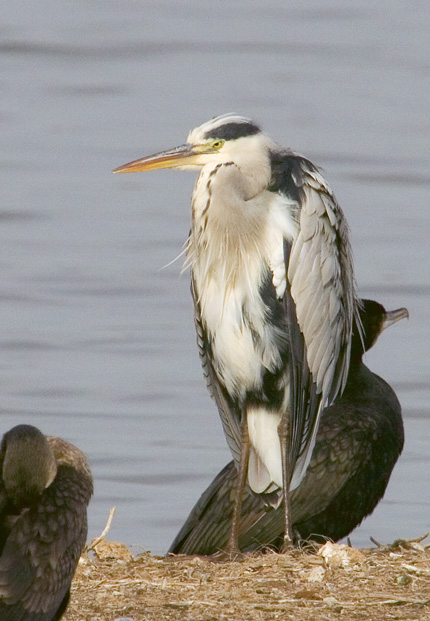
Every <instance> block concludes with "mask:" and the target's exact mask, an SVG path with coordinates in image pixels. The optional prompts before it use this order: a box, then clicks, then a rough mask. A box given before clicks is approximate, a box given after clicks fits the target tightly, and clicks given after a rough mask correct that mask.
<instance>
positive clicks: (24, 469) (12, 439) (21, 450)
mask: <svg viewBox="0 0 430 621" xmlns="http://www.w3.org/2000/svg"><path fill="white" fill-rule="evenodd" d="M0 467H1V476H2V478H3V483H4V486H5V489H6V492H7V494H8V496H9V498H10V499H11V501H12V502H13V504H14V505H15V506H17V507H21V506H28V505H31V504H32V502H33V501H35V500H36V499H37V498H38V497H39V496H40V495H41V494H42V492H43V491H44V490H45V489H46V488H47V487H49V485H51V483H52V481H53V480H54V478H55V475H56V473H57V464H56V461H55V458H54V455H53V454H52V451H51V447H50V446H49V443H48V440H47V439H46V436H44V435H43V433H42V432H41V431H39V430H38V429H37V428H36V427H33V426H32V425H17V426H16V427H13V429H11V430H10V431H8V432H7V433H5V434H4V436H3V440H2V443H1V448H0Z"/></svg>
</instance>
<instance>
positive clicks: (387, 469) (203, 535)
mask: <svg viewBox="0 0 430 621" xmlns="http://www.w3.org/2000/svg"><path fill="white" fill-rule="evenodd" d="M360 315H361V320H362V325H363V333H364V337H363V343H362V340H361V338H359V336H358V334H357V330H356V329H354V332H353V337H352V352H351V363H350V367H349V374H348V380H347V383H346V387H345V390H344V392H343V394H342V396H341V397H338V398H337V399H336V401H335V402H334V404H333V405H331V406H329V407H327V408H325V409H324V411H323V412H322V415H321V422H320V426H319V429H318V433H317V439H316V443H315V448H314V452H313V454H312V459H311V461H310V464H309V467H308V469H307V471H306V475H305V477H304V479H303V481H302V483H301V484H300V485H299V487H298V488H297V489H295V490H294V492H293V493H292V495H291V516H292V521H293V530H294V532H295V535H296V537H297V538H298V539H301V540H307V539H311V540H314V541H317V542H321V541H325V540H326V539H331V540H333V541H338V540H339V539H341V538H342V537H346V536H347V535H348V534H349V533H350V532H351V531H352V530H353V529H354V528H355V527H356V526H358V524H360V522H361V521H362V520H363V519H364V518H365V517H366V515H369V514H370V513H371V512H372V511H373V510H374V508H375V507H376V505H377V504H378V502H379V500H380V499H381V498H382V496H383V495H384V492H385V489H386V487H387V484H388V481H389V478H390V475H391V472H392V470H393V468H394V465H395V463H396V461H397V459H398V458H399V456H400V453H401V451H402V448H403V441H404V433H403V421H402V415H401V408H400V404H399V402H398V400H397V397H396V395H395V393H394V391H393V390H392V388H391V387H390V386H389V385H388V384H387V383H386V382H385V381H384V380H383V379H382V378H381V377H379V376H378V375H376V374H375V373H372V372H371V371H370V370H369V369H368V367H367V366H365V365H364V363H363V362H362V354H363V346H364V349H365V350H366V351H367V350H368V349H370V347H372V346H373V345H374V343H375V342H376V339H377V338H378V336H379V334H380V333H381V332H382V330H384V329H385V328H387V327H388V326H390V325H392V324H393V323H395V322H396V321H399V320H400V319H402V318H404V317H408V312H407V310H406V309H405V308H400V309H398V310H395V311H388V312H387V311H385V309H384V308H383V306H381V305H380V304H378V303H377V302H374V301H372V300H362V306H361V309H360ZM236 477H237V471H236V468H235V466H234V462H230V463H229V464H227V466H226V467H225V468H224V469H223V470H222V471H221V472H220V473H219V474H218V475H217V476H216V477H215V479H214V480H213V482H212V483H211V484H210V485H209V487H208V488H207V490H206V491H205V492H204V493H203V494H202V496H201V498H200V499H199V500H198V502H197V503H196V505H195V507H194V508H193V509H192V511H191V513H190V515H189V517H188V518H187V520H186V522H185V524H184V525H183V526H182V528H181V530H180V531H179V533H178V534H177V536H176V537H175V540H174V541H173V543H172V545H171V547H170V550H169V553H172V554H190V555H191V554H202V555H206V554H207V555H210V554H215V553H217V552H218V551H219V550H223V549H225V547H226V545H227V541H228V532H229V524H230V521H231V516H232V512H233V500H232V498H233V496H234V493H233V492H234V486H235V482H236ZM282 544H283V515H282V508H281V507H278V508H276V509H273V508H269V509H268V507H267V505H265V503H264V502H263V500H262V499H261V497H260V496H256V495H253V494H251V493H249V492H248V491H247V490H245V492H244V499H243V503H242V513H241V516H240V522H239V546H240V549H241V551H242V552H250V551H258V550H261V549H264V548H265V547H269V546H270V548H271V549H275V550H278V551H279V550H280V549H281V548H282Z"/></svg>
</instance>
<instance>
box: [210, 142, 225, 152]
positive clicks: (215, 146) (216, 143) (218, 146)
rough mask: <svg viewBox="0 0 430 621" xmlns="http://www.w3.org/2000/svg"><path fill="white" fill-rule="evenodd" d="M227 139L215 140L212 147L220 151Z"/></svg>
mask: <svg viewBox="0 0 430 621" xmlns="http://www.w3.org/2000/svg"><path fill="white" fill-rule="evenodd" d="M224 142H225V140H214V141H213V142H212V144H211V147H212V149H215V150H216V151H219V150H220V149H221V147H222V146H223V144H224Z"/></svg>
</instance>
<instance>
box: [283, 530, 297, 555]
mask: <svg viewBox="0 0 430 621" xmlns="http://www.w3.org/2000/svg"><path fill="white" fill-rule="evenodd" d="M293 550H296V544H295V541H294V538H293V537H290V535H288V534H287V533H285V535H284V543H283V544H282V547H281V554H289V553H291V552H293Z"/></svg>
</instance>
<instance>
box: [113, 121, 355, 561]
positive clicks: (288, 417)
mask: <svg viewBox="0 0 430 621" xmlns="http://www.w3.org/2000/svg"><path fill="white" fill-rule="evenodd" d="M157 168H179V169H192V170H199V171H200V175H199V177H198V179H197V182H196V185H195V187H194V191H193V195H192V200H191V212H192V213H191V232H190V235H189V238H188V241H187V262H186V263H187V265H188V266H189V267H190V270H191V281H192V282H191V290H192V295H193V299H194V307H195V323H196V329H197V338H198V345H199V349H200V356H201V359H202V363H203V369H204V373H205V376H206V378H207V383H208V386H209V389H210V391H211V393H212V395H213V397H214V399H215V401H216V404H217V406H218V410H219V413H220V415H221V419H222V423H223V427H224V432H225V435H226V438H227V442H228V444H229V447H230V449H231V451H232V455H233V458H234V461H235V463H236V466H237V468H238V472H239V476H238V484H237V493H236V502H235V508H234V512H233V517H232V523H231V532H230V539H229V544H228V547H227V552H228V553H235V552H237V551H238V546H237V528H238V520H239V515H240V505H241V499H242V494H243V489H244V486H245V483H246V481H247V482H248V485H249V487H250V488H251V490H253V491H254V492H255V493H257V494H267V496H266V497H267V498H271V501H272V502H274V503H275V504H279V503H280V502H281V500H282V498H284V505H283V506H284V519H285V529H284V531H285V532H284V537H285V547H288V546H289V545H290V544H291V542H292V530H291V521H290V519H289V493H290V491H292V490H294V489H295V488H296V487H297V486H298V485H299V484H300V482H301V480H302V479H303V476H304V474H305V472H306V468H307V466H308V464H309V461H310V458H311V455H312V450H313V447H314V443H315V437H316V432H317V429H318V422H319V418H320V414H321V411H322V409H323V408H324V407H326V406H328V405H330V404H331V403H332V402H333V401H334V399H335V398H336V396H337V395H338V394H340V393H341V392H342V391H343V389H344V387H345V382H346V378H347V375H348V368H349V360H350V350H351V334H352V325H353V320H354V317H355V318H356V319H357V321H358V320H359V319H358V304H357V299H356V294H355V289H354V276H353V266H352V258H351V249H350V242H349V234H348V227H347V224H346V221H345V217H344V215H343V212H342V210H341V208H340V207H339V205H338V204H337V202H336V200H335V198H334V196H333V193H332V191H331V190H330V188H329V187H328V185H327V183H326V182H325V180H324V179H323V177H322V175H321V173H320V172H319V170H318V169H317V167H316V166H314V165H313V164H312V163H311V162H310V161H309V160H307V159H306V158H304V157H302V156H300V155H297V154H296V153H294V152H292V151H291V150H289V149H284V148H282V147H280V146H278V145H277V144H275V143H274V142H273V141H272V140H271V139H270V138H268V137H267V136H266V135H265V134H264V133H263V132H262V131H261V129H260V127H259V126H258V125H257V124H256V123H254V122H253V121H251V120H250V119H247V118H244V117H240V116H235V115H232V114H227V115H224V116H220V117H217V118H214V119H212V120H210V121H208V122H206V123H204V124H203V125H201V126H200V127H198V128H196V129H194V130H192V131H191V132H190V134H189V135H188V139H187V143H186V144H185V145H183V146H180V147H176V148H174V149H172V150H169V151H164V152H162V153H158V154H156V155H152V156H149V157H145V158H143V159H139V160H136V161H134V162H131V163H129V164H126V165H125V166H121V167H120V168H117V169H116V170H115V171H114V172H138V171H147V170H154V169H157Z"/></svg>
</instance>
